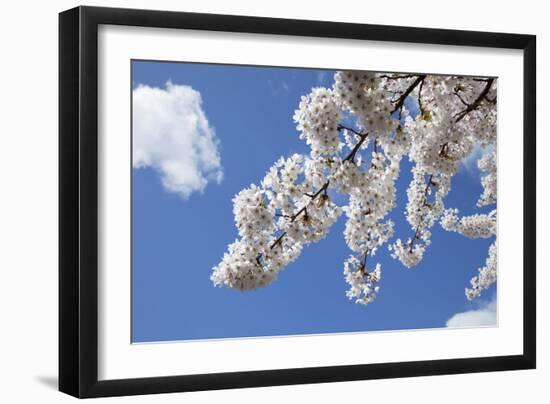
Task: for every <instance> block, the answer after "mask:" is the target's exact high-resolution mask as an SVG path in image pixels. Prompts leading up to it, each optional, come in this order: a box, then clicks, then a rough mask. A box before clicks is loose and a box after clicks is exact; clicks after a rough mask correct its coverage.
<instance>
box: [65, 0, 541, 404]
mask: <svg viewBox="0 0 550 404" xmlns="http://www.w3.org/2000/svg"><path fill="white" fill-rule="evenodd" d="M100 24H113V25H125V26H140V27H159V28H181V29H194V30H207V31H226V32H242V33H259V34H277V35H291V36H308V37H317V38H345V39H361V40H371V41H386V42H388V41H389V42H405V43H421V44H439V45H450V46H453V45H463V46H476V47H489V48H509V49H520V50H522V51H523V67H524V75H523V85H524V88H523V119H524V121H523V146H524V155H523V169H524V188H523V201H524V204H523V220H524V229H523V251H524V257H523V354H521V355H513V356H496V357H483V358H467V359H445V360H428V361H416V362H400V363H380V364H365V365H350V366H331V367H314V368H294V369H280V370H262V371H249V372H248V371H247V372H234V373H217V374H193V375H181V376H170V377H150V378H139V379H122V380H104V381H99V380H98V376H97V374H98V321H97V319H98V269H97V265H98V139H97V130H98V122H97V120H98V104H97V103H98V88H97V85H98V66H97V61H98V54H97V52H98V26H99V25H100ZM535 105H536V37H535V36H533V35H518V34H503V33H489V32H473V31H457V30H442V29H425V28H409V27H395V26H382V25H366V24H350V23H339V22H321V21H302V20H288V19H278V18H259V17H244V16H228V15H213V14H197V13H183V12H166V11H150V10H131V9H112V8H96V7H77V8H73V9H71V10H68V11H64V12H62V13H60V15H59V390H60V391H62V392H65V393H67V394H70V395H72V396H75V397H80V398H86V397H104V396H120V395H134V394H150V393H168V392H183V391H196V390H211V389H226V388H243V387H259V386H274V385H291V384H301V383H324V382H336V381H351V380H362V379H381V378H396V377H411V376H427V375H441V374H459V373H469V372H488V371H500V370H514V369H533V368H535V366H536V288H535V285H536V258H535V257H536V240H535V238H536V201H535V200H536V168H535V167H536V162H535V158H536V152H535V147H536V133H535V126H536V125H535V122H536V110H535Z"/></svg>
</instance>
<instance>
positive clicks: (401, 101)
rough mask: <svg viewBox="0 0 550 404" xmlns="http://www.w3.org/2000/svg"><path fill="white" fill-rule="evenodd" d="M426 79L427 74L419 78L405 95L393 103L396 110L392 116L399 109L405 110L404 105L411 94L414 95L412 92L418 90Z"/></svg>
mask: <svg viewBox="0 0 550 404" xmlns="http://www.w3.org/2000/svg"><path fill="white" fill-rule="evenodd" d="M425 78H426V75H425V74H422V75H420V76H417V77H416V80H415V81H413V82H412V84H411V85H410V86H409V87H408V88H407V89H406V90H405V92H404V93H403V94H401V96H400V97H399V98H398V99H397V100H395V101H393V103H394V104H395V108H394V109H393V111H392V112H391V113H392V114H393V113H394V112H395V111H397V110H398V109H402V108H403V104H404V103H405V99H406V98H407V97H408V96H409V94H410V93H412V91H413V90H414V89H415V88H416V86H418V85H419V84H420V83H422V82H423V81H424V79H425Z"/></svg>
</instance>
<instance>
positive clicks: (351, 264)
mask: <svg viewBox="0 0 550 404" xmlns="http://www.w3.org/2000/svg"><path fill="white" fill-rule="evenodd" d="M381 276H382V273H381V267H380V264H376V266H375V267H374V269H373V270H372V271H368V270H367V268H366V266H365V264H364V263H363V262H361V261H360V260H359V259H357V257H356V256H354V255H352V256H350V257H349V258H348V259H347V260H346V261H345V262H344V277H345V279H346V283H348V285H349V289H348V291H347V292H346V296H347V297H348V299H350V300H353V299H355V303H358V304H369V303H370V302H372V301H373V300H374V298H375V297H376V294H377V293H378V291H379V290H380V286H378V282H380V278H381Z"/></svg>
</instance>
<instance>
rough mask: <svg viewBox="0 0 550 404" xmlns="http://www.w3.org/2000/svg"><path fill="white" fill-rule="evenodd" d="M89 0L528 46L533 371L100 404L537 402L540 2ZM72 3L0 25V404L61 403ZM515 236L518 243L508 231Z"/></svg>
mask: <svg viewBox="0 0 550 404" xmlns="http://www.w3.org/2000/svg"><path fill="white" fill-rule="evenodd" d="M310 3H311V4H312V5H310V6H309V5H307V4H306V2H302V3H299V2H297V1H295V0H294V1H291V0H277V1H258V0H255V1H254V0H231V1H220V0H218V1H216V0H201V1H187V2H181V1H169V0H157V1H155V2H154V4H153V3H152V2H147V1H144V0H139V1H138V0H134V1H120V0H110V1H90V2H89V3H88V5H99V6H111V7H133V8H151V7H154V8H156V9H165V10H180V11H197V12H210V13H225V14H246V15H258V16H272V17H284V18H303V19H316V20H335V21H347V22H363V23H375V24H390V25H410V26H411V25H412V26H424V27H433V28H456V29H470V30H483V31H502V32H518V33H530V34H536V35H537V37H538V38H537V40H538V46H537V51H538V63H537V70H538V72H539V74H538V77H537V80H538V86H537V87H538V97H537V98H538V108H537V110H538V114H539V123H538V125H537V130H538V133H539V136H538V153H537V154H538V167H537V170H538V181H537V183H538V185H537V187H538V196H537V204H538V206H539V209H538V212H537V213H538V255H537V262H538V265H537V266H538V308H539V311H538V341H539V344H538V369H537V370H532V371H517V372H500V373H488V374H469V375H460V376H439V377H422V378H411V379H397V380H378V381H365V382H346V383H332V384H322V385H305V386H290V387H288V386H287V387H274V388H261V389H243V390H226V391H216V392H200V393H185V394H168V395H157V396H141V397H129V398H128V397H127V398H115V399H109V401H110V402H128V403H176V402H178V403H179V402H182V401H184V402H187V403H209V402H224V403H231V402H236V401H237V400H238V401H240V402H242V403H253V402H258V401H259V400H261V402H262V404H267V403H272V402H273V403H275V402H284V401H290V402H297V401H306V402H310V401H314V402H316V403H325V402H326V403H329V402H342V401H359V402H360V401H363V402H369V401H382V402H403V401H405V400H406V402H407V403H417V402H419V403H420V402H422V403H438V404H439V403H441V402H444V403H445V404H452V403H464V402H470V401H471V402H474V403H476V402H482V401H485V400H490V401H489V402H496V401H500V400H506V401H505V402H514V401H515V402H521V401H528V402H530V403H543V402H547V400H548V397H549V396H550V392H549V389H548V380H549V378H550V347H549V346H548V341H550V316H549V315H548V310H547V308H548V307H550V285H549V275H548V273H547V272H546V271H545V270H544V269H545V267H546V266H548V264H549V263H550V253H549V251H550V250H549V249H548V247H547V244H548V243H550V236H549V234H548V232H547V231H546V226H548V225H549V224H550V223H549V219H550V218H549V216H548V213H547V211H546V210H545V209H544V208H543V207H544V206H547V205H548V204H549V203H550V190H549V189H548V188H546V187H548V186H549V184H548V181H547V175H546V173H547V172H548V170H550V159H549V158H548V157H547V156H546V155H545V153H544V151H545V150H547V148H548V147H549V146H550V140H549V138H548V136H546V132H547V127H548V124H547V122H546V121H545V112H546V111H547V109H548V108H550V100H549V99H548V97H546V96H545V93H546V91H549V90H550V88H549V80H548V75H546V74H544V73H543V72H548V71H549V70H550V54H549V51H548V50H549V49H550V27H549V25H548V22H547V15H548V14H547V13H548V12H547V11H546V12H545V10H544V6H543V5H544V2H536V1H531V0H524V1H521V2H510V3H509V4H504V2H500V3H497V2H495V3H493V4H488V2H487V3H483V2H480V1H470V0H461V1H460V2H456V3H453V4H449V5H448V6H446V7H444V6H443V3H442V2H441V1H420V0H419V1H416V2H411V1H408V0H394V1H392V2H389V3H384V2H372V3H370V4H369V2H366V1H363V2H357V1H353V0H338V1H323V2H321V1H317V2H315V4H313V3H312V2H310ZM78 4H79V3H77V2H74V1H68V0H62V1H57V2H56V3H55V4H54V3H52V2H38V1H24V2H23V1H22V2H18V3H16V2H7V3H5V4H4V6H3V7H2V16H3V18H2V24H0V32H1V35H0V44H1V49H2V53H1V58H2V59H1V62H0V83H1V86H0V106H1V108H0V110H1V111H2V113H1V115H0V125H1V126H0V128H1V129H0V142H1V144H0V195H1V196H0V270H1V274H2V275H1V277H0V324H1V330H2V331H1V332H0V380H1V382H0V384H1V386H2V388H0V401H1V402H6V403H23V402H25V403H26V402H31V403H32V402H39V403H44V404H48V403H64V402H69V401H70V400H71V398H70V397H69V396H66V395H63V394H62V393H59V392H57V391H56V385H57V98H58V97H57V13H58V12H59V11H62V10H65V9H68V8H71V7H73V6H76V5H78ZM518 237H520V235H518Z"/></svg>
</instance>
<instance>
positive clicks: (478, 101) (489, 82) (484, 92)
mask: <svg viewBox="0 0 550 404" xmlns="http://www.w3.org/2000/svg"><path fill="white" fill-rule="evenodd" d="M474 80H475V79H474ZM476 81H483V82H485V83H486V84H485V87H484V88H483V90H482V91H481V93H479V95H478V96H477V98H476V99H475V101H474V102H472V103H471V104H467V107H466V108H465V109H464V110H462V111H460V112H459V113H457V114H455V116H454V117H453V118H455V123H458V122H460V121H461V120H462V119H464V117H465V116H466V115H468V114H469V113H470V112H472V111H474V110H475V109H477V108H478V107H479V106H480V104H481V102H482V101H483V100H484V99H485V97H486V96H487V94H488V93H489V90H490V89H491V86H492V85H493V82H494V81H495V79H483V80H481V79H478V80H476ZM495 101H496V99H495Z"/></svg>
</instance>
